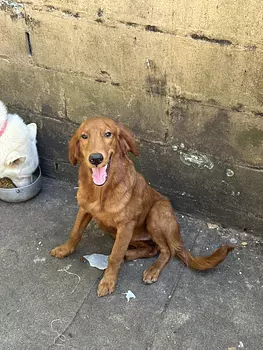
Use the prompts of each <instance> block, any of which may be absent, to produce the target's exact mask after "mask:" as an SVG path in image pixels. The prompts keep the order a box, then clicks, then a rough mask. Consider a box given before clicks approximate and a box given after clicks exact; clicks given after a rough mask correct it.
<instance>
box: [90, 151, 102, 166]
mask: <svg viewBox="0 0 263 350" xmlns="http://www.w3.org/2000/svg"><path fill="white" fill-rule="evenodd" d="M89 161H90V163H91V164H93V165H96V166H98V165H99V164H100V163H101V162H103V155H102V154H101V153H91V155H90V156H89Z"/></svg>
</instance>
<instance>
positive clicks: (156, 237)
mask: <svg viewBox="0 0 263 350" xmlns="http://www.w3.org/2000/svg"><path fill="white" fill-rule="evenodd" d="M166 203H168V204H169V202H168V201H166V200H164V201H163V200H162V201H158V202H156V203H155V205H154V206H153V207H152V209H151V210H150V212H149V214H148V217H147V231H148V232H149V233H150V235H151V238H152V240H153V241H154V242H155V243H156V244H157V246H158V250H159V251H160V254H159V257H158V258H157V260H156V261H155V262H154V263H153V264H152V265H151V266H150V267H148V269H147V270H145V271H144V273H143V281H144V282H145V283H147V284H150V283H153V282H156V281H157V279H158V276H159V274H160V272H161V271H162V269H163V268H164V266H165V265H166V264H167V263H168V261H169V260H170V258H171V257H172V252H171V249H170V247H169V242H168V240H167V237H166V235H167V230H171V229H172V227H171V224H172V222H171V215H170V212H169V211H168V210H167V204H166Z"/></svg>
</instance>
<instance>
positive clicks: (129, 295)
mask: <svg viewBox="0 0 263 350" xmlns="http://www.w3.org/2000/svg"><path fill="white" fill-rule="evenodd" d="M122 294H124V295H125V296H126V299H127V301H130V299H135V298H136V296H135V295H134V294H133V292H132V291H131V290H128V292H127V293H122Z"/></svg>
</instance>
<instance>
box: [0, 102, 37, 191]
mask: <svg viewBox="0 0 263 350" xmlns="http://www.w3.org/2000/svg"><path fill="white" fill-rule="evenodd" d="M36 134H37V125H36V124H35V123H31V124H28V125H26V124H25V123H24V121H23V120H22V119H21V118H20V117H19V115H17V114H8V113H7V109H6V106H5V105H4V104H3V102H1V101H0V178H4V177H7V178H9V179H11V180H12V181H13V183H14V184H15V185H16V186H17V187H22V186H26V185H29V184H30V183H31V182H32V181H33V179H32V174H33V172H34V171H35V170H36V168H37V167H38V163H39V161H38V154H37V147H36Z"/></svg>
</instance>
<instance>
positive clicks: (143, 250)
mask: <svg viewBox="0 0 263 350" xmlns="http://www.w3.org/2000/svg"><path fill="white" fill-rule="evenodd" d="M130 246H131V247H134V249H128V250H126V253H125V259H126V260H135V259H141V258H152V257H153V256H155V255H157V254H158V248H157V246H156V245H153V244H150V243H149V242H146V241H136V242H132V243H131V244H130Z"/></svg>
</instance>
